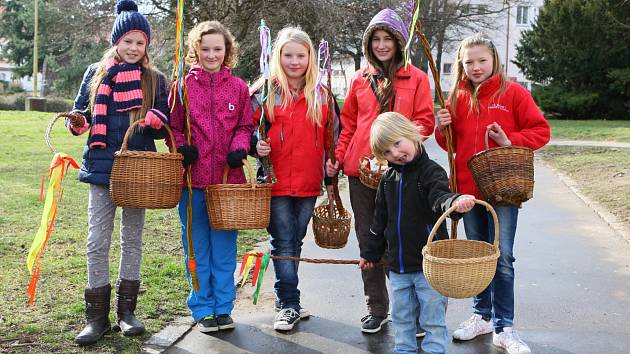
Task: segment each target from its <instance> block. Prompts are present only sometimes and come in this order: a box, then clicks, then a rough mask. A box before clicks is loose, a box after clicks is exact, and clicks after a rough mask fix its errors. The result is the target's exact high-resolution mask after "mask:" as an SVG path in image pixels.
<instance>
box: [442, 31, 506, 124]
mask: <svg viewBox="0 0 630 354" xmlns="http://www.w3.org/2000/svg"><path fill="white" fill-rule="evenodd" d="M475 46H483V47H486V48H487V49H488V50H489V51H490V53H491V54H492V74H491V75H490V77H493V76H495V75H499V81H500V84H499V90H497V91H496V92H495V93H494V94H493V95H492V98H494V97H496V96H498V95H502V94H503V93H504V92H505V90H506V89H507V85H508V82H507V78H506V77H505V73H504V72H503V67H502V65H501V59H500V58H499V52H498V51H497V47H495V45H494V43H492V40H490V38H489V37H488V36H487V35H486V34H484V33H476V34H473V35H472V36H469V37H466V38H464V40H462V43H461V44H460V45H459V48H457V58H456V65H455V75H453V83H452V85H451V91H450V93H449V96H450V99H449V100H450V102H449V103H450V106H451V113H453V114H454V113H455V112H456V110H457V99H458V96H459V94H460V92H459V84H460V82H461V81H462V80H468V82H470V80H469V79H468V77H467V76H466V72H465V71H464V63H463V60H464V52H465V50H467V49H469V48H472V47H475ZM481 86H482V85H477V87H474V88H473V89H472V92H471V93H470V102H469V104H470V110H469V112H472V111H475V112H478V111H479V98H478V94H479V88H480V87H481Z"/></svg>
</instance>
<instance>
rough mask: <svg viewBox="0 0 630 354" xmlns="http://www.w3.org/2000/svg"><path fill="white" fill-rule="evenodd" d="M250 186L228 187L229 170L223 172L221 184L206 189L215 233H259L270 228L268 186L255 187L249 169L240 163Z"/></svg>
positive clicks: (207, 202)
mask: <svg viewBox="0 0 630 354" xmlns="http://www.w3.org/2000/svg"><path fill="white" fill-rule="evenodd" d="M243 164H244V165H245V167H246V168H247V171H248V173H249V183H245V184H227V177H228V172H229V171H230V170H229V166H228V165H225V169H224V170H223V184H212V185H209V186H206V189H205V193H206V206H207V209H208V218H209V219H210V224H211V225H212V228H213V229H215V230H248V229H262V228H266V227H267V226H269V217H270V212H271V186H272V185H271V184H270V183H264V184H256V176H255V175H254V171H253V169H252V166H251V165H250V164H249V162H247V159H243Z"/></svg>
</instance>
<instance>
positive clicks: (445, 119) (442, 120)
mask: <svg viewBox="0 0 630 354" xmlns="http://www.w3.org/2000/svg"><path fill="white" fill-rule="evenodd" d="M437 118H438V129H439V130H440V132H444V128H446V126H447V125H449V124H451V123H452V122H453V120H452V118H451V114H450V113H449V111H448V109H440V110H439V111H438V112H437Z"/></svg>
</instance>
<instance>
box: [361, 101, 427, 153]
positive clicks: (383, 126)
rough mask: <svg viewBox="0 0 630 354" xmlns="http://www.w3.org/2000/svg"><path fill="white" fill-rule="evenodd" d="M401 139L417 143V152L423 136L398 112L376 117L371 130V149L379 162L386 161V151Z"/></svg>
mask: <svg viewBox="0 0 630 354" xmlns="http://www.w3.org/2000/svg"><path fill="white" fill-rule="evenodd" d="M400 138H407V139H409V140H411V141H413V142H414V143H416V151H418V146H420V143H421V142H422V138H423V136H422V135H421V134H420V132H419V131H418V127H417V126H416V125H415V124H413V122H411V121H410V120H409V119H407V118H406V117H405V116H403V115H402V114H400V113H398V112H385V113H381V114H379V115H378V117H376V119H375V120H374V122H373V123H372V127H371V128H370V148H371V149H372V153H374V157H376V158H377V159H378V160H379V161H383V160H386V159H385V151H387V149H389V147H390V146H392V145H394V143H395V142H397V141H398V140H400Z"/></svg>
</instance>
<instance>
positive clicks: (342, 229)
mask: <svg viewBox="0 0 630 354" xmlns="http://www.w3.org/2000/svg"><path fill="white" fill-rule="evenodd" d="M335 182H336V181H335ZM333 186H334V193H333V194H334V203H333V202H332V201H331V200H329V201H328V203H327V204H322V205H320V206H318V207H317V208H315V210H313V234H314V235H315V243H316V244H317V245H318V246H319V247H321V248H330V249H338V248H343V247H344V246H345V245H346V243H348V235H349V234H350V226H351V225H350V223H351V221H352V216H351V215H350V213H349V212H348V211H347V210H346V209H344V207H343V204H342V203H341V197H340V196H339V189H338V188H337V184H336V183H334V184H333Z"/></svg>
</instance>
